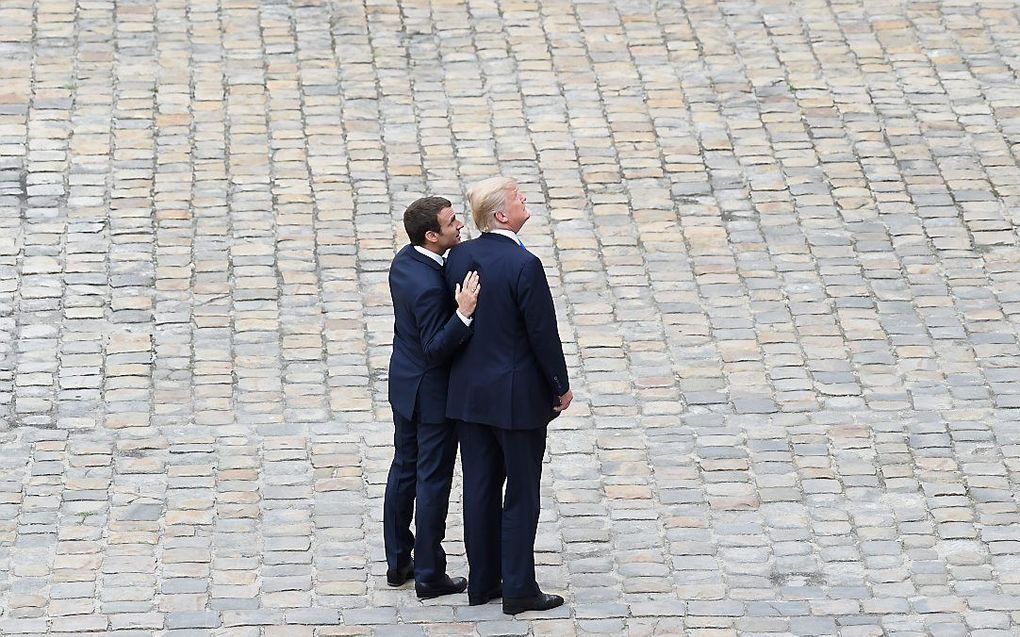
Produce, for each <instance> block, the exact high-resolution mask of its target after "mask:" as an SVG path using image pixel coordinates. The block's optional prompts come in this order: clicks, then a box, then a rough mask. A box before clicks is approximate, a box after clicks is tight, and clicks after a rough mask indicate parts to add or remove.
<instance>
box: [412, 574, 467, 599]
mask: <svg viewBox="0 0 1020 637" xmlns="http://www.w3.org/2000/svg"><path fill="white" fill-rule="evenodd" d="M465 588H467V580H466V579H464V578H463V577H453V578H451V577H450V576H449V575H443V579H441V580H439V581H438V582H436V583H435V584H422V583H421V582H415V583H414V592H415V593H416V594H417V595H418V599H432V598H433V597H439V596H441V595H452V594H454V593H463V592H464V589H465Z"/></svg>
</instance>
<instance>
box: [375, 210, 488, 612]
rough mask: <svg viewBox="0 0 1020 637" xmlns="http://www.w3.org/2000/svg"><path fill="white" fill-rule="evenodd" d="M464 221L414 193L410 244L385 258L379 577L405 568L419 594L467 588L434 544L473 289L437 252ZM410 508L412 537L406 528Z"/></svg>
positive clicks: (469, 275)
mask: <svg viewBox="0 0 1020 637" xmlns="http://www.w3.org/2000/svg"><path fill="white" fill-rule="evenodd" d="M463 227H464V224H463V223H461V222H460V221H459V220H458V219H457V216H456V214H454V212H453V208H451V207H450V202H449V201H447V200H446V199H443V198H442V197H425V198H422V199H419V200H417V201H415V202H414V203H412V204H411V205H410V206H408V208H407V210H406V211H405V212H404V229H405V230H406V231H407V236H408V238H409V239H410V240H411V244H410V245H407V246H404V247H403V248H402V249H401V250H400V252H398V253H397V255H396V257H394V259H393V263H392V264H391V265H390V275H389V283H390V295H391V297H392V299H393V318H394V322H393V354H392V355H391V357H390V372H389V399H390V406H391V408H392V410H393V423H394V432H393V448H394V449H393V464H392V465H391V466H390V473H389V478H388V480H387V482H386V493H385V496H384V501H383V539H384V542H385V545H386V563H387V567H388V570H387V571H386V581H387V583H389V585H390V586H400V585H401V584H403V583H404V582H406V581H407V580H408V579H409V578H410V577H411V575H412V574H413V575H414V580H415V583H414V588H415V592H416V593H417V595H418V597H420V598H422V599H428V598H432V597H438V596H440V595H448V594H450V593H460V592H461V591H463V590H464V589H465V588H466V587H467V581H466V580H465V579H464V578H463V577H456V578H450V576H449V575H447V574H446V553H445V552H444V551H443V547H442V541H443V537H444V536H445V535H446V513H447V509H448V508H449V500H450V485H451V483H452V480H453V464H454V460H455V459H456V457H457V434H456V428H455V426H454V424H453V423H452V422H450V421H449V420H447V417H446V397H447V383H448V381H449V373H450V358H451V356H452V355H453V353H454V352H456V351H457V350H458V349H459V348H460V347H461V346H462V345H463V344H464V343H465V342H466V341H468V339H469V337H470V336H471V322H472V314H473V312H474V310H475V303H476V302H477V300H478V292H479V290H480V286H479V284H478V276H477V274H476V273H474V272H466V273H465V275H464V276H463V277H462V278H463V282H462V284H458V285H457V286H456V289H455V291H454V293H453V294H450V292H449V291H448V290H447V288H446V282H445V280H444V277H443V257H442V255H443V253H445V252H446V251H447V250H448V249H449V248H451V247H453V246H454V245H456V244H457V243H459V242H460V230H461V228H463ZM455 300H456V304H455V303H454V301H455ZM416 501H417V506H415V502H416ZM412 512H414V520H415V530H416V534H417V537H415V535H414V534H412V533H411V530H410V525H411V516H412ZM412 548H413V550H414V558H413V560H412V557H411V551H412Z"/></svg>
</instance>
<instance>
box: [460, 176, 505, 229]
mask: <svg viewBox="0 0 1020 637" xmlns="http://www.w3.org/2000/svg"><path fill="white" fill-rule="evenodd" d="M516 185H517V182H516V181H515V180H513V179H511V178H509V177H489V178H488V179H483V180H482V181H480V182H478V183H477V184H475V185H473V186H471V188H470V189H468V193H467V200H468V205H469V206H471V218H472V219H474V220H475V227H476V228H478V229H479V230H480V231H481V232H488V231H489V230H492V227H493V225H494V221H495V215H496V213H497V212H502V211H504V210H506V200H507V195H508V194H509V191H510V189H511V188H513V187H514V186H516Z"/></svg>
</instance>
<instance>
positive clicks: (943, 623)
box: [0, 0, 1020, 637]
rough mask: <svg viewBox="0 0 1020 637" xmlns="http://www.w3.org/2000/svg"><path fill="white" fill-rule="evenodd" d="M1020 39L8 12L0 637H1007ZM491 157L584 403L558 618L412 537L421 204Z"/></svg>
mask: <svg viewBox="0 0 1020 637" xmlns="http://www.w3.org/2000/svg"><path fill="white" fill-rule="evenodd" d="M1018 46H1020V16H1018V15H1017V11H1016V7H1015V4H1014V3H1012V2H1009V1H1008V0H988V1H986V2H943V1H938V0H933V1H932V2H926V3H917V2H914V3H888V2H878V1H877V0H855V1H852V2H841V3H837V2H830V1H826V0H819V1H817V2H810V3H781V2H775V1H773V0H748V1H746V2H742V3H733V2H721V1H717V0H704V1H700V2H684V1H681V0H646V1H645V0H627V1H619V2H617V1H613V0H585V1H583V2H582V1H580V0H542V1H538V0H514V1H512V2H511V1H508V0H493V1H491V2H474V1H472V2H468V1H466V0H450V1H445V2H439V3H435V2H434V3H420V2H411V1H409V0H400V1H399V2H389V3H387V2H364V1H362V0H336V1H334V2H330V3H308V2H255V1H253V0H236V1H231V2H221V3H216V2H212V3H209V2H194V1H187V0H145V1H141V2H134V3H128V4H124V3H117V4H116V5H115V4H114V3H107V2H84V3H67V2H60V1H57V0H35V1H32V2H29V1H27V0H10V1H8V2H4V3H2V4H0V53H2V57H3V59H4V61H5V62H6V64H4V65H2V66H0V634H4V635H8V634H9V635H19V636H20V635H42V634H50V635H61V634H99V633H102V632H107V631H109V632H110V634H116V635H120V636H122V637H129V636H133V635H141V634H146V635H147V634H150V633H151V632H153V631H161V633H165V634H167V635H203V636H211V635H231V637H249V636H251V637H273V636H276V635H279V636H281V637H282V636H286V637H318V636H320V635H387V636H388V635H398V634H409V635H430V636H431V635H448V634H455V635H489V634H491V635H497V634H500V635H502V634H507V635H518V634H520V635H535V636H539V635H549V636H552V635H575V634H614V635H616V634H627V635H676V634H733V633H738V634H740V633H743V634H783V633H793V634H804V635H807V634H819V635H821V634H840V635H847V636H849V635H879V634H889V635H913V634H916V635H927V634H930V635H964V634H969V635H988V636H991V635H1007V634H1014V633H1015V632H1016V631H1017V630H1018V627H1020V603H1018V602H1017V599H1020V569H1018V568H1017V564H1018V559H1020V557H1018V556H1020V532H1018V531H1017V529H1018V528H1020V510H1018V508H1017V502H1016V497H1015V494H1016V493H1017V492H1018V489H1020V483H1018V476H1020V425H1018V413H1017V408H1020V338H1018V329H1017V328H1018V325H1020V275H1018V274H1017V272H1018V269H1017V264H1018V263H1020V245H1018V235H1017V233H1016V225H1017V223H1018V222H1020V169H1018V168H1017V165H1018V161H1020V154H1018V149H1020V128H1018V126H1017V124H1016V121H1017V113H1018V109H1020V89H1018V88H1017V87H1018V83H1017V77H1016V72H1015V64H1014V62H1015V60H1014V57H1015V51H1016V50H1017V48H1018ZM497 172H503V173H506V174H509V175H512V176H514V177H516V178H518V179H519V180H520V182H521V186H522V190H523V192H524V193H525V194H526V196H527V197H528V201H529V206H530V207H531V209H532V212H533V218H532V220H531V221H530V222H529V224H528V226H527V227H526V228H525V231H524V235H525V237H524V238H525V241H526V242H527V245H528V248H529V249H530V250H532V251H534V252H535V253H536V254H538V255H539V256H540V257H541V258H542V259H543V263H544V264H545V265H546V269H547V273H548V275H549V279H550V283H551V286H552V288H553V290H554V296H555V301H556V305H557V312H558V316H559V318H560V326H559V327H560V333H561V336H562V338H563V341H564V349H565V352H566V356H567V360H568V364H569V366H570V369H571V380H572V385H573V387H574V390H575V392H576V395H577V399H576V400H575V403H574V405H573V406H572V407H571V409H570V411H569V412H567V413H566V414H564V415H563V416H562V417H561V418H559V419H557V420H556V421H555V422H554V423H553V425H552V428H551V431H550V436H549V445H548V449H549V453H548V456H547V461H546V467H545V481H544V483H543V484H544V489H543V494H542V496H543V502H542V505H543V508H542V511H543V514H542V518H541V521H540V525H539V537H538V541H537V548H538V555H537V562H538V572H539V579H540V582H541V583H542V585H543V586H544V587H545V588H546V589H548V590H549V591H552V592H559V593H563V594H564V595H565V596H566V598H567V605H566V606H565V607H564V608H562V609H559V610H557V611H555V612H553V613H547V614H542V615H539V614H531V615H522V616H520V617H518V618H516V619H513V620H511V619H509V618H507V617H506V616H504V615H502V614H501V612H500V607H499V604H498V603H492V604H488V605H485V606H480V607H469V606H467V605H466V600H464V599H457V600H448V599H445V598H444V599H440V600H435V601H434V602H430V603H428V604H421V603H420V602H418V600H417V599H416V598H415V597H414V595H413V592H411V591H410V589H406V588H405V589H398V590H393V589H390V588H389V587H387V586H386V585H385V580H384V578H383V575H384V572H385V564H384V557H383V549H382V539H381V501H382V493H383V485H384V484H385V479H386V470H387V466H388V461H389V457H390V453H391V450H390V444H391V439H390V434H389V431H390V429H389V427H390V417H391V415H390V413H389V408H388V405H387V400H386V395H385V387H386V366H387V360H388V355H389V344H390V339H391V329H392V327H391V326H392V321H391V317H390V312H391V310H390V308H389V299H388V295H387V289H386V278H385V276H386V268H387V266H388V263H389V260H390V259H391V258H392V255H393V254H394V252H395V250H396V249H398V248H399V246H400V245H401V244H402V243H404V238H403V233H402V229H401V227H400V212H401V211H402V210H403V208H404V207H405V206H406V205H407V204H408V203H409V202H410V201H412V200H413V199H414V198H416V197H417V196H419V195H420V194H424V193H429V194H438V195H442V196H445V197H448V198H450V199H451V200H452V201H453V202H454V205H455V208H456V209H457V211H458V212H459V213H463V212H464V210H463V209H464V196H463V194H464V189H465V187H466V186H467V185H468V184H470V183H471V182H472V181H474V180H476V179H479V178H482V177H485V176H489V175H491V174H495V173H497ZM466 232H467V233H468V234H474V232H473V229H468V230H467V231H466ZM459 479H460V478H459V476H458V477H457V478H456V479H455V487H454V492H453V495H452V502H451V508H450V511H451V514H450V519H449V530H448V541H447V542H446V545H447V550H448V552H449V554H450V555H449V567H450V571H451V573H453V574H455V575H456V574H466V560H465V556H464V548H463V542H462V536H463V527H462V519H463V518H462V515H461V513H460V510H459V509H460V505H461V503H460V483H459Z"/></svg>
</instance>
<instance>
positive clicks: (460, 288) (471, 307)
mask: <svg viewBox="0 0 1020 637" xmlns="http://www.w3.org/2000/svg"><path fill="white" fill-rule="evenodd" d="M481 289H482V284H481V283H480V282H479V281H478V273H477V272H475V271H474V270H472V271H470V272H468V273H467V274H466V275H465V276H464V282H463V283H458V284H457V289H456V291H455V293H454V298H455V299H457V309H458V310H460V313H461V314H463V315H464V316H465V317H466V318H471V315H472V314H474V313H475V306H476V305H478V292H479V291H480V290H481Z"/></svg>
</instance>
